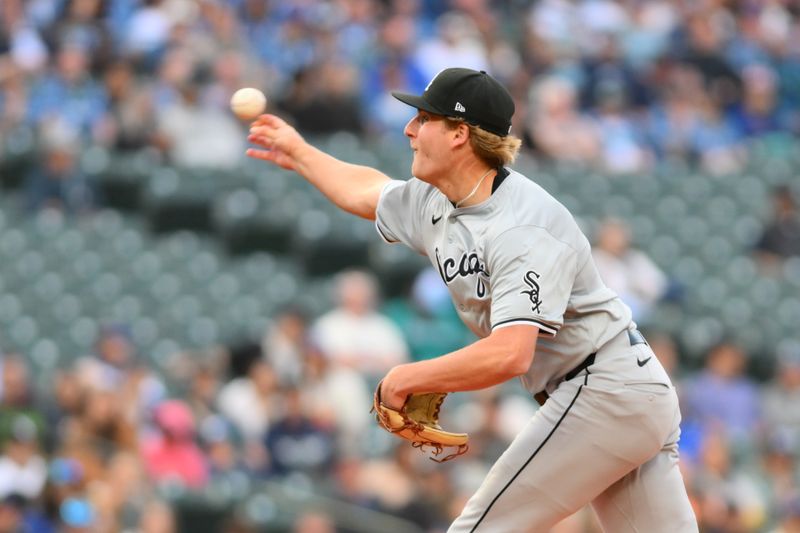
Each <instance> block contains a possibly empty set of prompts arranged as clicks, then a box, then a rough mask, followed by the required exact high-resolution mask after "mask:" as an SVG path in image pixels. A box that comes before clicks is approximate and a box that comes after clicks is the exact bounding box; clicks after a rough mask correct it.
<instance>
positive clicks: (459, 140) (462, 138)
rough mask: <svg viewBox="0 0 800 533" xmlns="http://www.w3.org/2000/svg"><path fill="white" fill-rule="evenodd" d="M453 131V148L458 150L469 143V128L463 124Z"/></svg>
mask: <svg viewBox="0 0 800 533" xmlns="http://www.w3.org/2000/svg"><path fill="white" fill-rule="evenodd" d="M452 131H453V136H452V139H453V141H452V143H453V148H457V147H460V146H463V145H465V144H468V143H469V126H467V124H466V123H464V122H462V123H460V124H459V125H458V127H456V128H455V129H454V130H452Z"/></svg>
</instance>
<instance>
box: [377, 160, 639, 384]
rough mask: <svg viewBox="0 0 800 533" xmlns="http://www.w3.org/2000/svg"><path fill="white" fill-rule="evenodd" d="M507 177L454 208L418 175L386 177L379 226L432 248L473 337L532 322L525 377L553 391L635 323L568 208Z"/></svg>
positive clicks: (426, 250) (386, 233) (417, 246)
mask: <svg viewBox="0 0 800 533" xmlns="http://www.w3.org/2000/svg"><path fill="white" fill-rule="evenodd" d="M503 171H504V172H508V176H507V177H506V178H505V180H504V181H503V183H502V185H501V186H500V187H498V188H497V190H496V192H495V193H494V194H492V195H491V196H490V197H489V198H488V199H487V200H486V201H484V202H482V203H480V204H478V205H475V206H471V207H463V208H459V209H457V208H455V207H453V204H452V203H450V201H449V200H448V199H447V198H446V197H445V196H444V195H443V194H442V193H441V192H440V191H439V190H438V189H436V188H435V187H433V186H431V185H429V184H427V183H425V182H422V181H420V180H417V179H411V180H409V181H407V182H402V181H392V182H390V183H389V184H387V185H386V187H385V188H384V190H383V193H382V194H381V197H380V202H379V204H378V209H377V220H376V225H377V228H378V230H379V233H380V234H381V235H382V237H383V238H384V239H385V240H387V241H389V242H398V241H399V242H402V243H405V244H407V245H408V246H410V247H411V248H412V249H414V250H416V251H417V252H419V253H421V254H424V255H426V256H428V257H429V258H430V260H431V262H433V264H434V266H435V267H436V268H437V269H438V271H439V274H440V275H441V276H442V279H443V280H444V281H445V283H446V284H447V287H448V289H449V290H450V294H451V296H452V298H453V301H454V302H455V305H456V308H457V309H458V313H459V315H460V317H461V319H462V320H463V321H464V323H465V324H467V326H468V327H469V328H470V329H471V330H472V331H473V332H474V333H475V334H476V335H478V336H479V337H486V336H488V335H489V334H490V333H491V332H492V330H494V329H497V328H502V327H505V326H510V325H513V324H534V325H536V326H538V327H539V330H540V337H539V340H538V341H537V344H536V357H535V358H534V361H533V364H532V365H531V368H530V369H529V371H528V373H527V374H526V375H525V376H523V378H522V380H523V383H524V385H525V387H526V388H527V389H528V390H529V391H530V392H531V393H537V392H539V391H541V390H543V389H547V391H548V392H552V390H553V389H554V388H555V386H556V385H557V384H558V382H559V381H560V379H561V378H563V377H564V375H565V374H567V373H568V372H569V371H570V370H571V369H573V368H575V367H576V366H577V365H578V364H579V363H580V362H581V361H582V360H583V359H584V358H585V357H586V356H587V355H588V354H590V353H593V352H596V351H597V349H598V348H599V347H600V346H602V345H604V344H605V343H606V342H608V341H609V340H610V339H612V338H613V337H614V336H616V335H617V334H619V333H620V332H621V331H623V330H625V329H628V328H629V327H630V326H631V312H630V310H629V309H628V307H627V306H626V305H625V304H624V303H622V301H621V300H620V299H619V298H618V297H617V295H616V294H615V293H614V292H613V291H611V290H610V289H609V288H607V287H606V286H605V285H604V284H603V282H602V280H601V279H600V275H599V274H598V272H597V269H596V268H595V266H594V262H593V261H592V256H591V248H590V245H589V242H588V240H587V239H586V237H585V236H584V235H583V233H582V232H581V230H580V228H579V227H578V225H577V223H576V222H575V220H574V219H573V217H572V215H571V214H570V213H569V211H567V209H566V208H565V207H564V206H563V205H561V204H560V203H559V202H558V201H557V200H556V199H555V198H553V197H552V196H551V195H550V194H548V193H547V191H545V190H544V189H542V188H541V187H540V186H539V185H537V184H536V183H534V182H533V181H530V180H529V179H527V178H526V177H525V176H523V175H521V174H519V173H517V172H514V171H509V170H507V169H503Z"/></svg>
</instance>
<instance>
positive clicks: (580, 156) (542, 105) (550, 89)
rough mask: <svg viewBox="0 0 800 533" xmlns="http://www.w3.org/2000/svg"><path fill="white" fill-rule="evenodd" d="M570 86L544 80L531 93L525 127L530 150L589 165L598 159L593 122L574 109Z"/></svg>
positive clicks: (572, 93)
mask: <svg viewBox="0 0 800 533" xmlns="http://www.w3.org/2000/svg"><path fill="white" fill-rule="evenodd" d="M576 97H577V96H576V91H575V88H574V87H573V86H572V85H571V84H570V82H568V81H565V80H562V79H559V78H545V79H543V80H541V81H540V82H539V83H538V84H537V85H536V86H534V88H533V89H532V90H531V94H530V96H529V99H530V100H531V102H530V106H531V117H530V122H529V127H528V132H529V134H530V138H531V141H532V143H533V147H534V149H535V150H536V151H538V152H540V153H541V154H542V155H543V156H544V157H547V158H552V159H556V160H563V161H575V162H579V163H591V162H594V161H597V159H598V157H599V155H600V139H599V136H598V132H597V130H595V127H594V125H593V124H592V122H591V121H590V120H589V119H588V118H586V117H584V116H582V115H581V114H580V112H579V111H578V109H577V102H576Z"/></svg>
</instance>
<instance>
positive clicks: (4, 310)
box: [0, 293, 22, 326]
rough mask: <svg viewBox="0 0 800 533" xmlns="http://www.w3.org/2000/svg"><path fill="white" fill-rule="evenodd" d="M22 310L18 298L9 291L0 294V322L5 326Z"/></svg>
mask: <svg viewBox="0 0 800 533" xmlns="http://www.w3.org/2000/svg"><path fill="white" fill-rule="evenodd" d="M21 312H22V304H21V303H20V301H19V298H18V297H17V296H15V295H14V294H11V293H2V294H0V324H3V325H5V326H8V325H10V324H11V323H13V322H14V321H15V320H16V319H17V318H18V317H19V316H20V314H21Z"/></svg>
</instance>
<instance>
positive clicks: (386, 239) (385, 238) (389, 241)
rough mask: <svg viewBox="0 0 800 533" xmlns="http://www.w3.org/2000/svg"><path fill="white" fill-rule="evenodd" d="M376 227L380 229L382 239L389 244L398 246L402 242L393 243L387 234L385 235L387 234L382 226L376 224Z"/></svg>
mask: <svg viewBox="0 0 800 533" xmlns="http://www.w3.org/2000/svg"><path fill="white" fill-rule="evenodd" d="M375 227H376V228H377V229H378V233H380V234H381V237H383V240H384V241H386V242H388V243H389V244H396V243H398V242H400V241H393V240H392V239H390V238H389V237H387V236H386V234H385V233H384V232H383V230H382V229H381V226H380V224H377V223H376V224H375Z"/></svg>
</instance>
